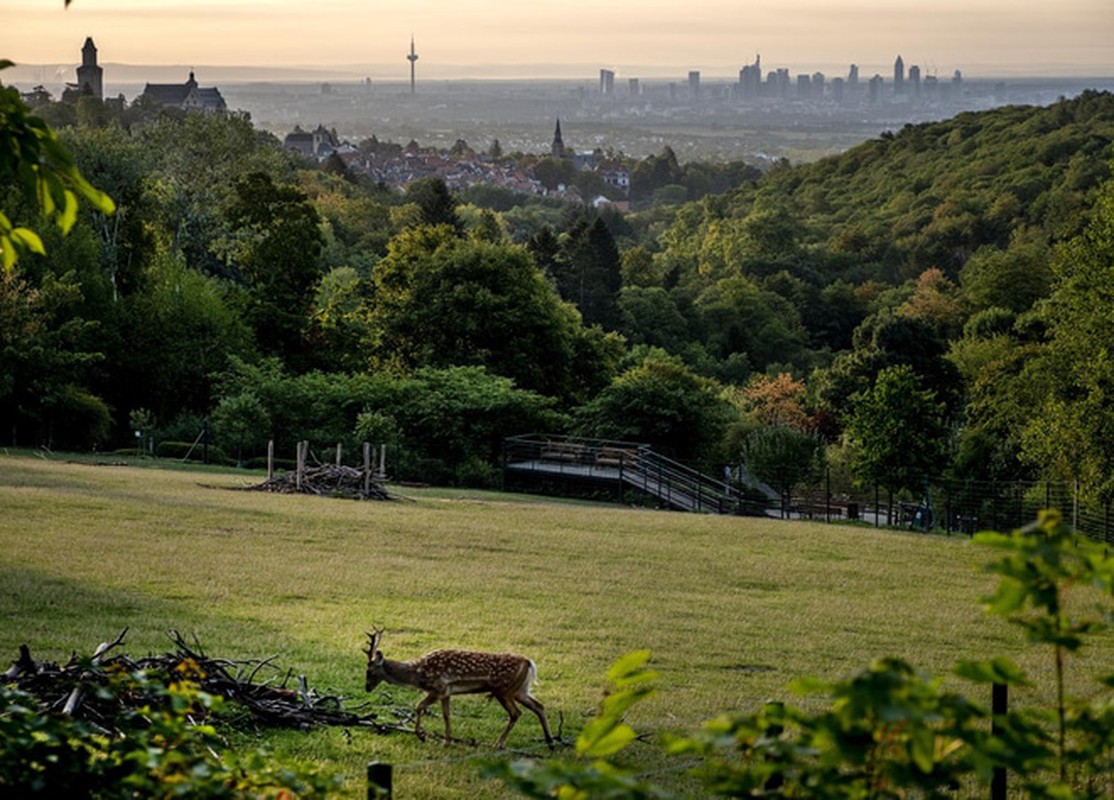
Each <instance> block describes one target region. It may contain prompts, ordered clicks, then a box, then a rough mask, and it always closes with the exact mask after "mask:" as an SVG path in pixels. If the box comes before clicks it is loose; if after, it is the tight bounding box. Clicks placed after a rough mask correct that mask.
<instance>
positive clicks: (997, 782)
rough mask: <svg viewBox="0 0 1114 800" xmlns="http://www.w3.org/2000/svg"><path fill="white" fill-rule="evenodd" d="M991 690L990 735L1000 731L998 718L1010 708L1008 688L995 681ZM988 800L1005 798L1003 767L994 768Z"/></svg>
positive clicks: (997, 733)
mask: <svg viewBox="0 0 1114 800" xmlns="http://www.w3.org/2000/svg"><path fill="white" fill-rule="evenodd" d="M991 691H992V694H991V701H990V705H991V713H992V715H993V716H992V721H991V723H990V735H991V736H998V735H999V734H1001V732H1002V730H1001V727H1000V726H999V724H998V720H999V719H1000V718H1001V717H1004V716H1005V715H1006V714H1008V713H1009V710H1010V688H1009V686H1007V685H1006V684H1004V683H996V684H994V688H993V689H992V690H991ZM990 800H1006V768H1005V767H995V768H994V775H993V777H992V778H991V779H990Z"/></svg>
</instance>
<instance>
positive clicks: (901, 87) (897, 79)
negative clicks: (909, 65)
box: [894, 56, 905, 95]
mask: <svg viewBox="0 0 1114 800" xmlns="http://www.w3.org/2000/svg"><path fill="white" fill-rule="evenodd" d="M894 94H895V95H898V94H905V61H903V60H902V58H901V56H898V57H897V60H896V61H894Z"/></svg>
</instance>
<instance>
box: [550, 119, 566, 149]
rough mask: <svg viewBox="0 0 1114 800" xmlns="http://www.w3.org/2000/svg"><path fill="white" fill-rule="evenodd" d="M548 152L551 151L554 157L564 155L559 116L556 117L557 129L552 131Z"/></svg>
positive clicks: (563, 141)
mask: <svg viewBox="0 0 1114 800" xmlns="http://www.w3.org/2000/svg"><path fill="white" fill-rule="evenodd" d="M549 149H550V152H551V153H553V157H554V158H564V157H565V140H564V139H562V138H561V118H560V117H558V118H557V129H556V130H554V131H553V144H552V145H550V148H549Z"/></svg>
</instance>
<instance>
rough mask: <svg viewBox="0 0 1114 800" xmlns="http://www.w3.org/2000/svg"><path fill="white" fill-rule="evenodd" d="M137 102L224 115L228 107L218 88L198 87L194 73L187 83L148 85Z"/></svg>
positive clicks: (191, 72) (191, 73)
mask: <svg viewBox="0 0 1114 800" xmlns="http://www.w3.org/2000/svg"><path fill="white" fill-rule="evenodd" d="M136 101H137V102H142V103H155V104H158V105H161V106H164V107H166V108H180V109H182V110H183V111H207V112H210V113H223V112H225V111H228V105H227V104H226V103H225V102H224V97H222V96H221V93H220V89H217V88H216V87H202V86H198V85H197V80H196V78H194V74H193V71H192V70H191V71H190V77H189V80H187V81H186V82H185V83H148V84H147V85H146V86H144V87H143V94H141V95H140V96H139V97H138V98H136Z"/></svg>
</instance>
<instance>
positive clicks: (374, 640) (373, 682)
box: [364, 628, 386, 692]
mask: <svg viewBox="0 0 1114 800" xmlns="http://www.w3.org/2000/svg"><path fill="white" fill-rule="evenodd" d="M367 637H368V646H367V650H365V651H364V652H365V653H367V678H366V680H365V681H364V688H365V689H366V690H367V691H369V692H370V691H373V690H374V689H375V687H376V686H378V685H379V684H380V683H382V682H383V681H384V680H386V675H384V674H383V653H382V651H380V649H379V640H380V639H382V638H383V631H381V630H379V629H378V628H376V629H375V630H374V631H372V632H369V633H368V635H367Z"/></svg>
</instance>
